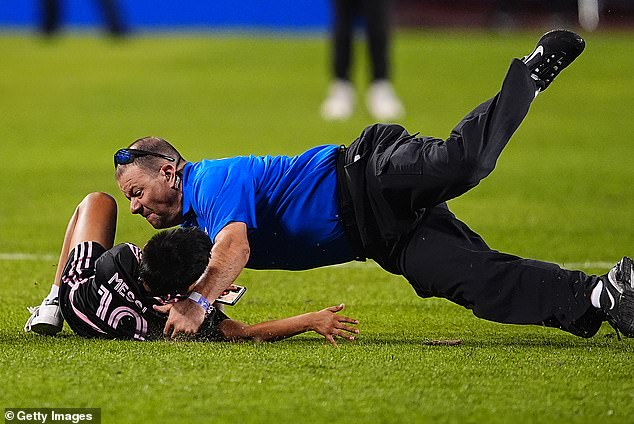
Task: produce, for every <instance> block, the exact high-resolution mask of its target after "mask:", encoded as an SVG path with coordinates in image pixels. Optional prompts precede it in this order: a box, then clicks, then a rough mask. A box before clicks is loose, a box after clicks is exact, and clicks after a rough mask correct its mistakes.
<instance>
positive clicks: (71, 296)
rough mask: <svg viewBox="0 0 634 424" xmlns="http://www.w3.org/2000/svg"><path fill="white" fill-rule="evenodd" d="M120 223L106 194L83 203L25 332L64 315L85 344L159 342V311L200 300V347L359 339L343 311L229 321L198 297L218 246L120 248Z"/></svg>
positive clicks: (45, 328)
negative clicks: (313, 337)
mask: <svg viewBox="0 0 634 424" xmlns="http://www.w3.org/2000/svg"><path fill="white" fill-rule="evenodd" d="M116 221H117V204H116V202H115V200H114V199H113V198H112V197H110V196H109V195H107V194H105V193H91V194H89V195H88V196H86V198H84V200H83V201H82V202H81V203H80V204H79V206H78V207H77V209H76V210H75V213H74V214H73V216H72V217H71V219H70V222H69V224H68V228H67V230H66V235H65V237H64V243H63V246H62V252H61V254H60V259H59V264H58V269H57V273H56V275H55V281H54V285H53V287H52V289H51V293H50V294H49V296H47V298H46V299H45V300H44V302H43V303H42V304H41V305H40V306H39V307H37V308H34V310H33V314H32V316H31V318H30V319H29V321H28V322H27V324H26V326H25V330H26V331H31V330H33V331H35V332H37V333H40V334H56V333H58V332H59V331H60V330H61V326H62V325H63V322H64V321H63V319H62V317H61V316H59V317H53V318H56V319H50V318H51V315H56V314H57V315H60V314H62V315H63V318H64V319H65V320H66V321H67V322H68V324H69V326H70V327H71V328H72V330H73V331H74V332H75V333H77V334H78V335H80V336H83V337H101V338H116V339H134V340H152V339H159V338H161V337H163V335H164V333H165V334H166V335H169V334H168V332H169V330H170V328H168V327H167V326H166V316H165V315H164V313H161V312H158V310H159V309H160V310H164V309H166V308H164V307H163V305H166V304H170V303H173V302H192V301H193V302H196V303H198V304H199V305H200V306H201V307H203V308H204V309H205V310H206V319H205V322H204V324H203V326H202V327H201V329H200V331H199V332H198V333H197V334H196V335H192V336H193V338H194V339H195V340H200V341H212V340H228V341H238V340H245V339H251V340H260V341H273V340H280V339H283V338H286V337H291V336H294V335H297V334H300V333H304V332H307V331H315V332H316V333H319V334H321V335H323V336H324V337H325V338H326V339H327V340H328V341H329V342H330V343H331V344H333V345H336V344H337V343H336V341H335V337H341V338H344V339H348V340H354V334H357V333H358V329H356V328H355V327H352V326H350V325H348V324H358V322H357V321H356V320H354V319H351V318H348V317H345V316H342V315H338V314H337V312H340V311H341V310H343V308H344V306H343V305H339V306H331V307H329V308H326V309H322V310H320V311H317V312H309V313H306V314H303V315H297V316H294V317H290V318H285V319H280V320H276V321H268V322H262V323H259V324H255V325H247V324H244V323H241V322H239V321H235V320H232V319H229V318H228V317H227V316H226V315H225V314H224V313H223V312H222V311H220V310H218V309H216V308H215V307H214V306H213V305H209V304H206V303H205V302H204V301H200V299H198V297H197V296H196V293H195V292H192V288H193V286H194V285H195V283H196V281H197V280H198V278H199V277H200V276H201V275H202V273H203V272H204V271H205V269H206V268H207V264H208V263H209V256H210V251H211V246H212V245H211V241H210V240H209V237H208V236H207V235H206V234H205V233H204V232H203V231H201V230H200V229H198V228H177V229H172V230H167V231H163V232H161V233H158V234H156V235H155V236H154V237H152V239H150V241H149V242H148V243H147V244H146V246H145V247H144V248H143V250H141V249H139V248H138V247H137V246H135V245H133V244H131V243H123V244H119V245H117V246H114V247H113V242H114V236H115V231H116ZM203 299H204V298H203ZM60 309H61V312H60ZM50 322H59V323H60V325H59V326H52V325H51V324H50Z"/></svg>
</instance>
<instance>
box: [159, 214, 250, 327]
mask: <svg viewBox="0 0 634 424" xmlns="http://www.w3.org/2000/svg"><path fill="white" fill-rule="evenodd" d="M249 254H250V250H249V240H248V238H247V226H246V224H244V223H243V222H232V223H230V224H228V225H227V226H226V227H224V228H223V229H222V230H221V231H220V232H219V233H218V235H217V236H216V238H215V240H214V246H213V248H212V249H211V258H210V259H209V265H208V266H207V269H206V270H205V272H204V274H203V275H202V277H201V278H200V280H199V281H198V283H197V284H196V286H195V287H194V288H193V289H194V290H195V291H197V292H198V293H200V294H201V295H203V296H204V297H205V298H207V299H208V300H209V301H210V302H213V301H214V300H215V299H216V298H217V297H218V296H220V294H221V293H222V292H223V291H224V290H226V289H227V288H228V287H229V286H230V285H231V284H232V283H233V282H234V281H235V280H236V278H238V276H239V275H240V273H241V272H242V270H243V269H244V267H245V265H246V264H247V261H248V260H249ZM155 309H156V310H157V311H159V312H168V311H169V317H168V319H167V323H166V324H165V329H164V330H163V332H164V333H165V334H167V335H171V336H172V337H175V336H176V335H177V334H179V333H184V334H194V333H196V332H197V331H198V329H199V328H200V325H201V324H202V323H203V321H204V319H205V311H204V310H203V308H201V307H200V306H199V305H197V304H196V303H194V302H192V301H191V300H183V301H180V302H176V303H173V304H170V305H165V306H159V307H155Z"/></svg>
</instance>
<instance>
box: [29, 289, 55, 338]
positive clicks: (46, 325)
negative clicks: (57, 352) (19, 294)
mask: <svg viewBox="0 0 634 424" xmlns="http://www.w3.org/2000/svg"><path fill="white" fill-rule="evenodd" d="M27 309H28V310H29V312H31V316H30V317H29V319H28V320H27V321H26V324H25V325H24V331H26V332H27V333H28V332H30V331H33V332H35V333H37V334H42V335H46V336H53V335H55V334H57V333H59V332H60V331H62V328H63V327H64V317H63V316H62V311H61V309H60V307H59V299H58V298H57V297H55V298H53V299H44V301H43V302H42V304H41V305H40V306H32V307H29V308H27Z"/></svg>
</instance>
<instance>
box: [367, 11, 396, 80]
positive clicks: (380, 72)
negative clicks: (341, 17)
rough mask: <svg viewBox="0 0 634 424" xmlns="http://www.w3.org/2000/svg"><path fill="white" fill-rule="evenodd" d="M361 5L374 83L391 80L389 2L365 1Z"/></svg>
mask: <svg viewBox="0 0 634 424" xmlns="http://www.w3.org/2000/svg"><path fill="white" fill-rule="evenodd" d="M362 3H363V4H362V5H361V7H362V10H363V16H364V18H365V28H366V36H367V44H368V52H369V55H370V63H371V65H372V73H371V78H372V81H376V80H383V79H388V78H389V76H390V75H389V56H388V50H389V47H390V46H389V31H390V11H389V8H390V7H389V6H390V5H389V1H388V0H364V1H363V2H362Z"/></svg>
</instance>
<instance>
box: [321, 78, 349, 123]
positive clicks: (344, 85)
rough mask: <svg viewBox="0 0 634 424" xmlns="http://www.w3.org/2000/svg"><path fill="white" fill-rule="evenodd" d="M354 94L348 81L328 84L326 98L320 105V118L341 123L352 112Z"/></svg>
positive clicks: (336, 81)
mask: <svg viewBox="0 0 634 424" xmlns="http://www.w3.org/2000/svg"><path fill="white" fill-rule="evenodd" d="M354 104H355V94H354V87H353V86H352V83H350V81H346V80H339V79H338V80H335V81H333V82H332V83H331V84H330V88H329V89H328V97H326V100H324V102H323V103H322V105H321V116H322V118H324V119H325V120H327V121H343V120H346V119H348V118H350V116H352V113H353V112H354Z"/></svg>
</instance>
